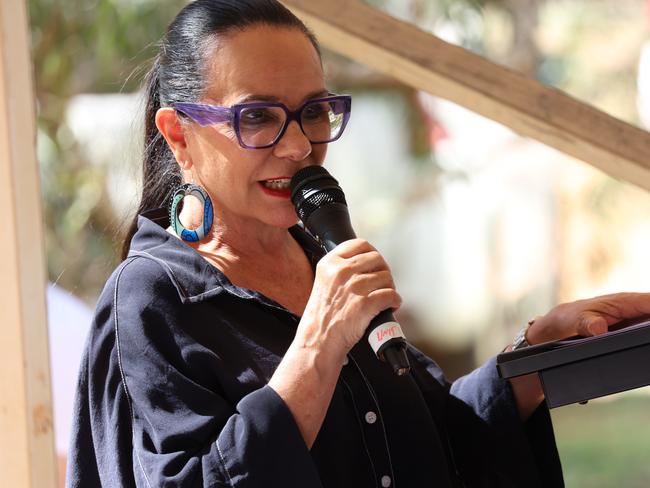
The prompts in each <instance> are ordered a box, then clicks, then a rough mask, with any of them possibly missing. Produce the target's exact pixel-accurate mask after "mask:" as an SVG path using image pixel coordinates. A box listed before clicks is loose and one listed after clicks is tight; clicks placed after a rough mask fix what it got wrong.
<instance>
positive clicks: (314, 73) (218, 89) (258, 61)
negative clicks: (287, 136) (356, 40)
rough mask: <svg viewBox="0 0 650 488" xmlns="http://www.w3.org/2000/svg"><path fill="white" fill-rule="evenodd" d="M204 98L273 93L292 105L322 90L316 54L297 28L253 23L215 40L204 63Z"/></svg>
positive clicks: (219, 100)
mask: <svg viewBox="0 0 650 488" xmlns="http://www.w3.org/2000/svg"><path fill="white" fill-rule="evenodd" d="M206 75H207V87H206V88H207V89H206V93H205V97H206V98H207V99H209V100H211V101H214V102H216V103H220V104H223V105H229V104H232V103H236V102H237V101H238V100H240V99H242V98H243V97H246V96H250V95H261V96H265V97H275V98H277V99H278V100H280V101H281V102H283V103H285V104H287V105H296V104H299V103H300V102H302V101H303V100H304V98H305V97H306V96H307V95H308V94H310V93H315V92H317V91H320V90H324V88H325V81H324V77H323V70H322V67H321V62H320V58H319V56H318V54H317V52H316V49H315V48H314V46H313V45H312V44H311V42H310V41H309V39H308V38H307V36H306V35H305V34H304V33H302V32H301V31H300V30H298V29H293V28H282V27H273V26H266V25H256V26H252V27H248V28H246V29H244V30H241V31H234V32H232V33H230V34H228V35H226V36H222V37H220V38H219V40H218V41H217V43H215V47H214V48H213V50H212V53H211V54H210V56H209V62H208V65H207V72H206Z"/></svg>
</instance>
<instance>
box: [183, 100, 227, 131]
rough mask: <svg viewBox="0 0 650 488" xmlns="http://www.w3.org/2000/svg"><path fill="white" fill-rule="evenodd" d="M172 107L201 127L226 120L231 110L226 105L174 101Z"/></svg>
mask: <svg viewBox="0 0 650 488" xmlns="http://www.w3.org/2000/svg"><path fill="white" fill-rule="evenodd" d="M172 107H174V108H175V109H176V110H177V111H179V112H181V113H183V114H185V115H187V116H188V117H190V118H191V119H192V120H194V122H196V123H197V124H199V125H201V126H203V127H205V126H206V125H212V124H215V123H217V122H228V121H229V120H231V118H232V111H231V109H229V108H227V107H216V106H213V105H204V104H201V103H183V102H179V103H174V104H172Z"/></svg>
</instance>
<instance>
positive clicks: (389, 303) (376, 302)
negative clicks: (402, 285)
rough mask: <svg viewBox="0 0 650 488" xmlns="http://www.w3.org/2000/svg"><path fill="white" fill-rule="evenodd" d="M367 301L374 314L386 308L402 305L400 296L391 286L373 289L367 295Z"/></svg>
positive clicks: (394, 308)
mask: <svg viewBox="0 0 650 488" xmlns="http://www.w3.org/2000/svg"><path fill="white" fill-rule="evenodd" d="M368 302H369V303H370V305H371V306H372V307H373V310H374V314H375V315H376V314H378V313H379V312H381V311H382V310H386V309H388V308H390V309H393V310H397V309H398V308H400V307H401V306H402V297H401V296H400V294H399V293H397V292H396V291H395V290H393V289H392V288H382V289H379V290H375V291H373V292H371V293H370V294H369V295H368Z"/></svg>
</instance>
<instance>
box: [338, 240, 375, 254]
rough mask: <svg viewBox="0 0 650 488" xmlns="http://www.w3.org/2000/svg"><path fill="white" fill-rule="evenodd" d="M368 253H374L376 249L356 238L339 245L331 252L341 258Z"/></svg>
mask: <svg viewBox="0 0 650 488" xmlns="http://www.w3.org/2000/svg"><path fill="white" fill-rule="evenodd" d="M370 251H376V249H375V248H374V247H373V246H372V245H371V244H370V243H369V242H368V241H366V240H365V239H359V238H356V239H350V240H348V241H344V242H342V243H340V244H339V245H338V246H336V247H335V248H334V249H332V251H331V252H332V253H333V254H335V255H337V256H340V257H342V258H351V257H352V256H356V255H357V254H361V253H365V252H370Z"/></svg>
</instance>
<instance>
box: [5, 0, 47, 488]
mask: <svg viewBox="0 0 650 488" xmlns="http://www.w3.org/2000/svg"><path fill="white" fill-rule="evenodd" d="M29 49H30V42H29V30H28V22H27V12H26V6H25V0H1V1H0V211H1V212H2V214H1V215H2V230H1V231H0V344H1V345H2V352H1V353H0V486H6V487H16V488H23V487H29V488H32V487H33V488H54V487H55V486H56V461H55V460H56V458H55V454H54V436H53V429H52V401H51V392H50V371H49V369H50V368H49V357H48V334H47V315H46V310H45V284H46V274H45V258H44V249H43V247H44V246H43V225H42V215H41V205H40V201H41V195H40V189H39V173H38V164H37V161H36V132H35V114H34V97H33V91H32V79H31V72H32V67H31V62H30V50H29Z"/></svg>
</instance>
